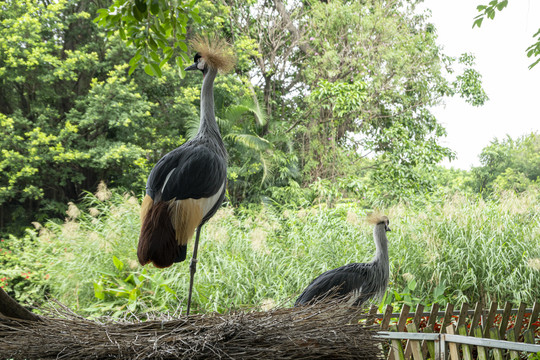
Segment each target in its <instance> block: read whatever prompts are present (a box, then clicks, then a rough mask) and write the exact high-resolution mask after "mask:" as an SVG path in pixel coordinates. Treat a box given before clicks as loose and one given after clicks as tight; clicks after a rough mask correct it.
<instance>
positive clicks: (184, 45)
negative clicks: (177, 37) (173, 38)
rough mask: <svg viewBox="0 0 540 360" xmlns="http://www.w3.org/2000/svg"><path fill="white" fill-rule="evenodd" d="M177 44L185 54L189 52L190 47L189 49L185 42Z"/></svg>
mask: <svg viewBox="0 0 540 360" xmlns="http://www.w3.org/2000/svg"><path fill="white" fill-rule="evenodd" d="M177 44H178V46H179V47H180V49H181V50H182V51H184V52H187V51H188V47H187V45H186V43H185V42H183V41H178V42H177Z"/></svg>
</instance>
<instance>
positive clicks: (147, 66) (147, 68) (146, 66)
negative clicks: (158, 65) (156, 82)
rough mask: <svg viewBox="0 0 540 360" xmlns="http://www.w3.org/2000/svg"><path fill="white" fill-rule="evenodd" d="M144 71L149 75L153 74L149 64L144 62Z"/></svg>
mask: <svg viewBox="0 0 540 360" xmlns="http://www.w3.org/2000/svg"><path fill="white" fill-rule="evenodd" d="M144 72H145V73H147V74H148V75H150V76H155V75H156V74H155V73H154V70H153V68H152V67H151V66H150V64H146V65H145V67H144Z"/></svg>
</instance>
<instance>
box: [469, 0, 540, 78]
mask: <svg viewBox="0 0 540 360" xmlns="http://www.w3.org/2000/svg"><path fill="white" fill-rule="evenodd" d="M507 6H508V0H492V1H490V2H489V4H487V5H478V6H477V7H476V9H477V10H478V12H479V13H480V14H479V15H476V16H475V18H474V22H473V26H472V27H473V28H474V27H475V26H478V27H481V26H482V22H483V21H484V19H485V18H486V17H487V18H488V19H491V20H493V19H494V18H495V14H496V12H497V11H502V10H503V9H504V8H505V7H507ZM533 39H534V40H536V42H535V43H533V44H532V45H530V46H529V47H528V48H527V50H525V51H526V52H527V57H536V58H538V59H536V60H535V61H534V62H533V63H532V64H531V65H529V70H530V69H532V68H533V67H535V66H536V65H537V64H538V63H539V62H540V29H538V31H537V32H536V33H534V35H533Z"/></svg>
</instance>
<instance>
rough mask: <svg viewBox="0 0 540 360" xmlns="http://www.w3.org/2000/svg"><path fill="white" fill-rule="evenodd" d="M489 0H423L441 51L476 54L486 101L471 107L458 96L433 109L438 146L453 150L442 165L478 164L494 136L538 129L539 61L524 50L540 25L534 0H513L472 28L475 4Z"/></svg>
mask: <svg viewBox="0 0 540 360" xmlns="http://www.w3.org/2000/svg"><path fill="white" fill-rule="evenodd" d="M488 2H489V0H483V1H477V0H474V1H473V0H452V1H448V0H446V1H443V0H426V1H425V3H424V6H425V7H426V8H429V9H431V11H432V15H433V16H432V19H431V22H432V23H434V24H435V27H436V28H437V31H438V43H439V44H440V45H442V46H443V47H444V53H445V54H447V55H451V56H459V55H460V54H461V53H464V52H469V53H473V54H474V55H475V56H476V69H477V70H478V71H479V72H480V73H481V74H482V80H483V85H484V89H485V91H486V92H487V94H488V96H489V98H490V100H489V101H488V102H487V103H486V104H485V105H484V106H481V107H473V106H471V105H469V104H467V103H466V102H465V101H464V100H462V99H461V98H452V99H446V101H445V102H446V105H445V106H441V107H437V108H435V109H434V110H433V112H434V114H435V116H436V117H437V119H438V120H439V121H440V122H441V123H442V124H443V126H445V128H446V130H447V131H448V136H447V137H446V139H445V140H444V141H443V144H444V145H446V146H448V147H450V148H451V149H452V150H454V151H455V152H456V153H457V159H456V160H454V161H452V162H451V163H448V162H446V163H445V164H444V165H445V166H447V167H455V168H460V169H469V168H470V167H471V166H478V165H480V162H479V160H478V155H479V154H480V152H481V151H482V149H483V148H484V147H485V146H487V145H489V143H490V141H491V140H493V139H494V138H499V139H503V138H505V137H506V135H507V134H508V135H510V136H511V137H512V138H516V137H518V136H521V135H525V134H528V133H530V132H531V131H540V64H538V65H537V66H536V67H534V68H533V69H532V70H529V69H528V66H529V64H531V63H532V62H533V59H532V58H528V57H527V56H526V54H525V49H527V47H528V46H529V45H531V44H532V43H533V42H534V41H533V38H532V35H533V34H534V33H535V32H536V31H537V30H538V28H540V1H537V0H513V1H509V4H508V6H507V7H506V8H505V9H504V10H503V11H501V12H497V14H496V15H495V19H494V20H490V19H485V20H484V22H483V24H482V27H481V28H478V27H475V28H474V29H472V23H473V18H474V17H475V16H476V15H477V14H478V12H477V10H476V6H477V5H480V4H487V3H488Z"/></svg>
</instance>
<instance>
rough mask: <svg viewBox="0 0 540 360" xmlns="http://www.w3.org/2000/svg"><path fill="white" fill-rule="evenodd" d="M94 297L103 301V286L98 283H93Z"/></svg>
mask: <svg viewBox="0 0 540 360" xmlns="http://www.w3.org/2000/svg"><path fill="white" fill-rule="evenodd" d="M94 296H95V297H96V298H97V299H99V300H105V293H104V292H103V285H101V284H100V283H96V282H95V283H94Z"/></svg>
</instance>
